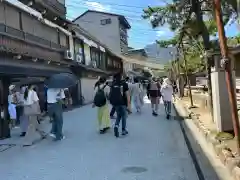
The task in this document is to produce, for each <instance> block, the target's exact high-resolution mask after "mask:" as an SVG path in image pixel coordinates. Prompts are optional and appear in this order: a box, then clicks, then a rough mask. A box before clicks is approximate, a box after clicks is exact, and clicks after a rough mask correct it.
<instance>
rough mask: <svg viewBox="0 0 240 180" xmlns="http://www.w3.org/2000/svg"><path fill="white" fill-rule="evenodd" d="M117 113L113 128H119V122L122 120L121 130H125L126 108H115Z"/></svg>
mask: <svg viewBox="0 0 240 180" xmlns="http://www.w3.org/2000/svg"><path fill="white" fill-rule="evenodd" d="M115 110H116V113H117V119H116V122H115V127H119V124H120V121H121V120H122V130H123V131H124V130H126V125H127V106H115Z"/></svg>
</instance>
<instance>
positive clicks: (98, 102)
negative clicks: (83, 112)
mask: <svg viewBox="0 0 240 180" xmlns="http://www.w3.org/2000/svg"><path fill="white" fill-rule="evenodd" d="M108 96H109V87H108V86H107V83H106V78H105V77H101V78H100V79H99V80H98V82H97V83H96V84H95V97H94V101H93V107H97V114H98V125H99V131H100V134H104V133H106V131H107V130H108V129H109V128H110V125H111V123H110V115H109V109H108V103H107V99H108Z"/></svg>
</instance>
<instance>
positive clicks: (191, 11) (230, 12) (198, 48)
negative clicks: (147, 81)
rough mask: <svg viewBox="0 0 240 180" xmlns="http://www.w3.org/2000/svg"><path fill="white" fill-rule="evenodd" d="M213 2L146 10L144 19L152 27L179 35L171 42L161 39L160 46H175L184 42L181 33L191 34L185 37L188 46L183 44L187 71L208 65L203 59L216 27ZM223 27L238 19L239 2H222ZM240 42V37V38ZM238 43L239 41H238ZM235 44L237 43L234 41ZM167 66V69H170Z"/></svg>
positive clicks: (195, 0)
mask: <svg viewBox="0 0 240 180" xmlns="http://www.w3.org/2000/svg"><path fill="white" fill-rule="evenodd" d="M213 2H214V1H212V0H203V1H200V0H191V1H190V0H173V2H172V3H171V4H166V5H165V6H158V7H148V8H147V9H145V10H144V14H143V18H144V19H149V20H150V22H151V24H152V27H153V28H157V27H159V26H160V27H161V26H165V25H168V26H169V27H170V30H172V31H174V32H175V33H176V36H175V37H173V38H171V39H169V40H158V41H157V43H158V44H159V45H160V46H161V47H168V46H176V45H177V44H179V41H180V40H181V41H182V40H183V39H182V37H181V36H180V34H182V32H184V34H185V35H186V34H187V35H188V36H187V38H186V37H185V38H184V41H187V42H188V44H187V45H184V53H185V57H186V60H187V67H188V70H187V71H188V72H195V71H204V70H205V68H206V66H205V63H206V62H204V60H203V59H202V58H201V56H202V55H203V54H204V52H205V50H208V49H210V47H213V46H211V42H210V35H213V36H215V35H216V32H217V25H216V21H215V13H214V8H213ZM221 5H222V15H223V23H224V25H225V24H226V23H228V22H229V20H230V19H231V18H232V17H233V16H236V12H237V1H236V0H221ZM239 40H240V38H239ZM235 41H237V42H238V39H236V40H235ZM234 43H235V42H234ZM179 62H180V67H182V68H181V69H182V71H183V67H184V66H183V60H182V59H181V58H180V61H179ZM171 67H172V65H171V64H167V65H166V67H165V69H166V70H169V69H171Z"/></svg>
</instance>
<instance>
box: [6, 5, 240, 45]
mask: <svg viewBox="0 0 240 180" xmlns="http://www.w3.org/2000/svg"><path fill="white" fill-rule="evenodd" d="M7 1H9V2H12V3H15V4H16V3H17V0H7ZM166 1H171V0H65V2H66V6H67V18H68V19H70V20H72V19H74V18H76V17H78V16H79V15H80V14H82V13H83V12H85V11H86V10H88V9H92V10H97V11H104V12H111V13H116V14H121V15H124V16H125V17H126V18H127V20H128V21H129V23H130V25H131V29H130V30H129V32H128V35H129V46H130V47H133V48H136V49H139V48H144V47H145V46H146V45H148V44H152V43H155V41H156V40H167V39H170V38H171V37H173V36H174V32H171V31H170V30H169V28H168V27H167V26H164V27H159V28H157V29H152V27H151V24H150V21H149V20H144V19H142V17H141V16H142V14H143V9H144V8H146V7H148V6H163V5H164V4H165V3H166ZM225 30H226V35H227V36H231V37H232V36H235V35H237V34H239V31H240V25H237V24H236V23H234V24H230V25H229V24H228V25H226V27H225Z"/></svg>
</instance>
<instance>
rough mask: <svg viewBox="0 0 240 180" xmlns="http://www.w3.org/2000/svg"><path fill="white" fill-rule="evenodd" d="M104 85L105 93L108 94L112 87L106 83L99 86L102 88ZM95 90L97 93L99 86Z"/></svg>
mask: <svg viewBox="0 0 240 180" xmlns="http://www.w3.org/2000/svg"><path fill="white" fill-rule="evenodd" d="M104 86H105V88H104V92H105V95H106V96H108V95H109V93H110V87H109V86H106V85H105V84H101V85H100V86H99V88H100V89H102V88H103V87H104ZM94 91H95V93H96V92H97V91H98V87H96V88H95V89H94Z"/></svg>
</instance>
